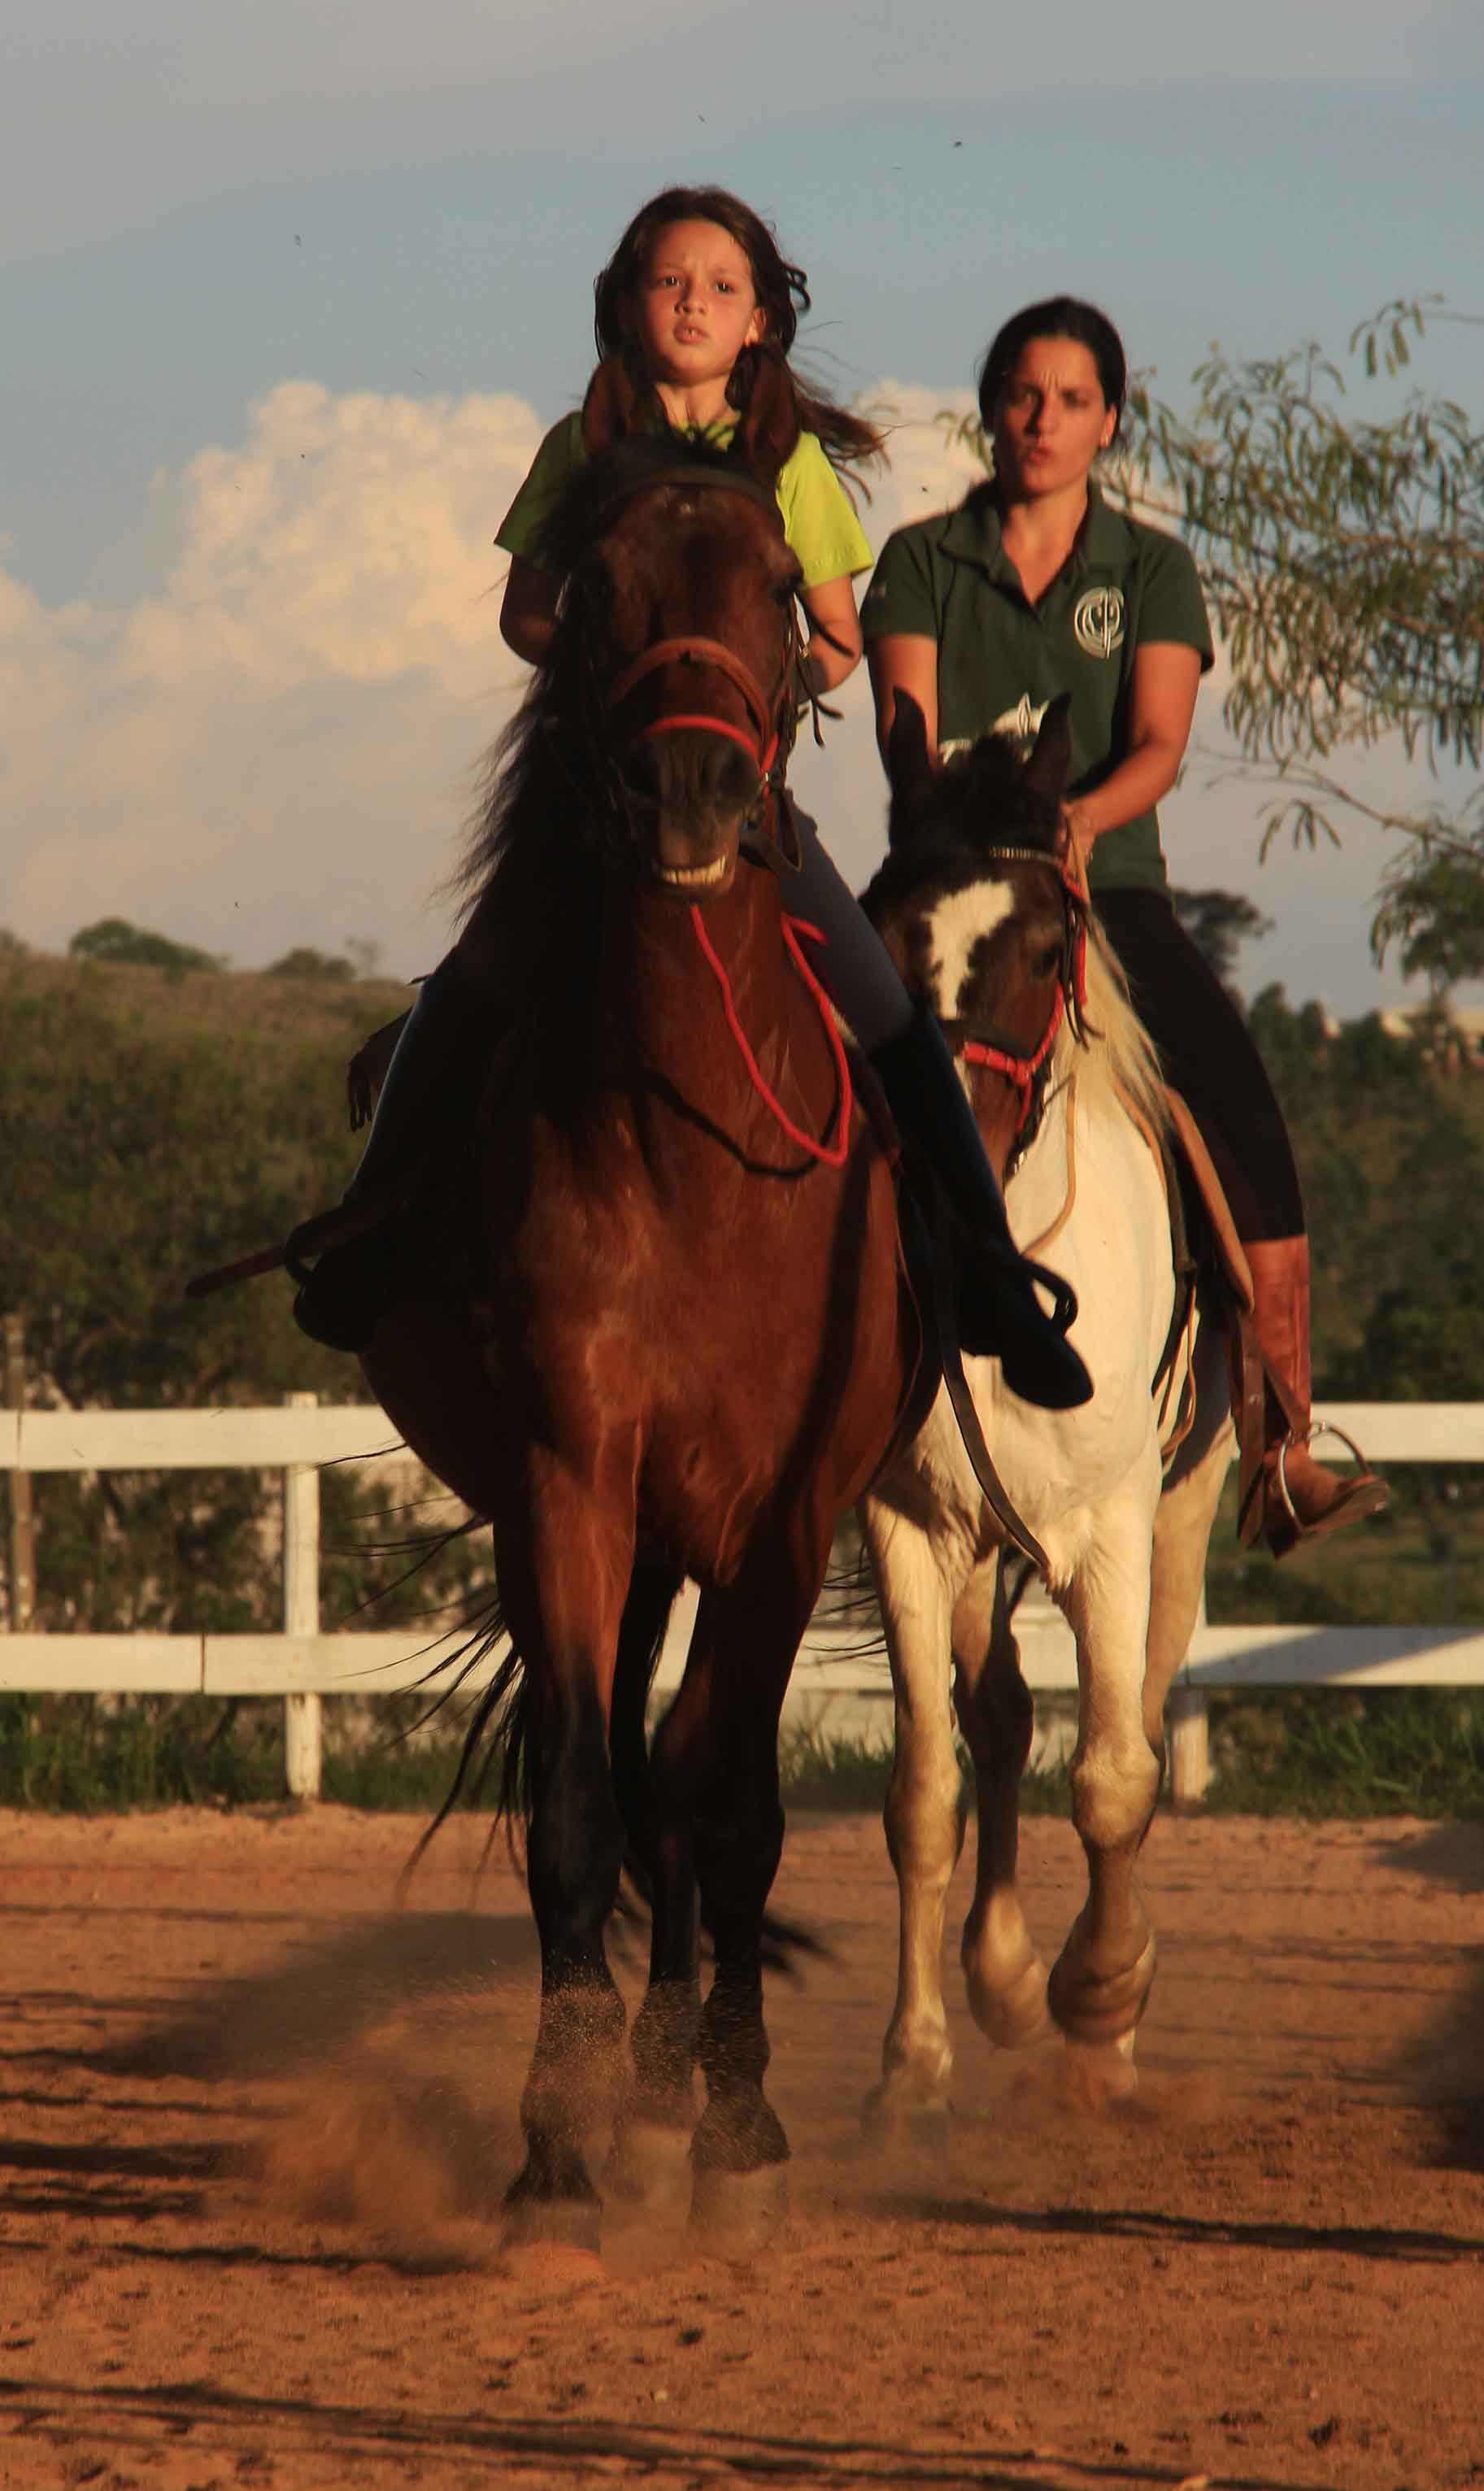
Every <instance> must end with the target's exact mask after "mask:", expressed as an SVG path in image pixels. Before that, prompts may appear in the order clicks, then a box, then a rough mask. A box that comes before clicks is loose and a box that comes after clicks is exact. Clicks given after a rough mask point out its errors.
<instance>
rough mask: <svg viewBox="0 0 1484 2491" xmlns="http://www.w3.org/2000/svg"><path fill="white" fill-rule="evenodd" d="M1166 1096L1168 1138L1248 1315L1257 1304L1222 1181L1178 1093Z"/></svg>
mask: <svg viewBox="0 0 1484 2491" xmlns="http://www.w3.org/2000/svg"><path fill="white" fill-rule="evenodd" d="M1165 1097H1166V1098H1167V1099H1169V1102H1170V1125H1171V1138H1172V1140H1173V1141H1174V1143H1175V1146H1176V1148H1177V1150H1178V1152H1179V1155H1180V1157H1181V1158H1182V1159H1183V1160H1184V1162H1185V1165H1186V1167H1187V1168H1188V1169H1189V1171H1190V1173H1191V1175H1192V1177H1193V1178H1194V1179H1195V1183H1196V1188H1197V1190H1198V1192H1199V1193H1200V1196H1201V1200H1202V1203H1203V1204H1204V1206H1205V1210H1206V1216H1207V1217H1208V1220H1209V1221H1210V1228H1211V1238H1212V1241H1213V1243H1214V1245H1215V1248H1216V1253H1217V1256H1218V1258H1219V1260H1220V1263H1221V1269H1222V1273H1223V1275H1224V1276H1225V1278H1226V1280H1227V1283H1228V1285H1229V1286H1230V1288H1231V1291H1232V1294H1233V1296H1234V1297H1235V1298H1236V1300H1237V1304H1238V1305H1239V1306H1240V1307H1241V1308H1242V1310H1243V1312H1244V1313H1245V1314H1249V1315H1250V1314H1251V1312H1252V1309H1253V1306H1254V1305H1255V1304H1256V1303H1257V1298H1256V1292H1255V1291H1254V1289H1253V1286H1252V1274H1251V1272H1250V1270H1249V1269H1248V1265H1247V1257H1246V1255H1245V1253H1244V1252H1243V1251H1242V1242H1241V1239H1240V1238H1239V1237H1238V1236H1237V1228H1236V1223H1235V1222H1234V1220H1233V1218H1232V1214H1231V1211H1230V1209H1229V1208H1228V1204H1227V1198H1226V1195H1225V1193H1224V1192H1223V1190H1222V1186H1221V1179H1220V1177H1219V1176H1218V1175H1217V1174H1216V1171H1215V1168H1214V1166H1213V1165H1212V1163H1211V1155H1210V1153H1209V1151H1208V1149H1207V1147H1206V1144H1205V1143H1204V1142H1203V1140H1202V1139H1201V1135H1200V1130H1199V1128H1198V1127H1197V1125H1196V1120H1195V1118H1194V1116H1193V1115H1192V1114H1191V1112H1190V1109H1189V1108H1188V1107H1187V1106H1186V1104H1185V1101H1184V1099H1182V1098H1181V1097H1180V1094H1179V1092H1178V1090H1172V1089H1170V1088H1169V1087H1168V1085H1167V1086H1166V1090H1165Z"/></svg>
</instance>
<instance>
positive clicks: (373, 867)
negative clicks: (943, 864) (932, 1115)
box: [0, 380, 1399, 1010]
mask: <svg viewBox="0 0 1484 2491" xmlns="http://www.w3.org/2000/svg"><path fill="white" fill-rule="evenodd" d="M866 395H867V396H868V397H869V399H870V401H871V402H872V403H873V404H874V405H876V406H877V407H878V408H883V409H886V408H889V409H890V410H891V419H890V420H891V424H892V434H891V453H892V463H891V466H890V469H889V471H888V472H887V475H886V476H885V477H883V478H881V479H880V480H879V481H878V483H877V484H876V486H875V489H874V498H873V501H872V503H871V505H870V506H869V508H868V509H867V510H866V512H865V513H864V515H865V519H866V524H867V530H868V533H869V535H870V536H871V538H872V540H873V541H874V542H876V543H877V544H878V545H879V544H880V543H881V542H883V541H884V539H885V538H886V536H887V534H889V532H890V530H891V529H892V528H894V527H897V526H900V525H902V524H903V523H904V522H906V521H908V520H911V519H916V518H918V517H921V516H923V515H924V514H926V513H928V512H930V511H932V510H935V509H942V508H945V507H946V506H948V505H949V504H951V503H952V502H953V501H955V500H956V499H957V498H958V497H959V495H960V494H961V493H962V492H963V491H964V490H965V488H966V486H967V485H968V484H970V483H972V482H973V481H974V479H975V476H976V475H977V474H978V472H979V471H978V469H977V467H976V465H975V461H974V459H973V457H972V454H970V453H969V452H967V451H966V450H965V449H964V447H963V445H962V444H961V443H955V442H954V441H953V439H952V438H951V434H950V430H949V428H947V427H946V426H945V425H942V424H941V423H939V422H938V421H937V418H938V416H939V414H940V411H941V409H940V400H939V396H938V394H937V393H934V392H932V391H928V390H924V389H921V388H919V387H917V386H916V385H914V384H910V383H904V382H897V381H891V380H887V381H883V382H882V383H880V384H879V385H878V386H876V387H875V388H874V389H872V390H871V391H870V392H868V393H867V394H866ZM971 403H972V401H971V400H970V397H969V396H968V393H967V392H964V393H960V394H958V396H956V397H950V398H949V399H948V400H947V401H946V404H947V406H948V409H949V412H950V413H952V414H957V415H962V414H964V413H966V412H968V410H969V408H970V405H971ZM537 440H538V423H537V419H536V416H535V414H534V413H533V411H532V409H531V408H530V407H529V406H528V405H527V404H526V403H525V402H524V401H523V400H521V399H520V398H518V397H514V396H509V395H493V396H469V397H465V398H461V399H430V400H424V401H422V402H414V401H412V400H409V399H405V398H400V397H394V396H371V395H369V394H357V395H351V396H339V397H337V396H333V395H332V394H331V393H330V392H328V391H327V390H325V389H323V388H321V387H319V386H318V385H316V384H313V383H310V382H302V381H299V382H287V383H284V384H283V385H282V386H281V387H279V388H277V389H276V390H274V391H273V392H272V394H271V395H270V396H268V397H266V398H265V399H264V400H263V401H262V402H261V404H260V405H258V406H256V407H255V408H253V409H252V410H251V411H250V412H249V415H248V418H247V424H246V427H245V432H244V437H243V439H242V440H241V441H240V442H239V443H237V444H235V445H226V446H222V445H217V446H213V447H210V448H207V449H204V450H202V451H201V452H200V453H199V454H197V455H196V456H195V457H194V458H192V459H191V460H190V461H189V463H188V465H187V466H186V467H185V468H184V469H183V470H182V471H180V472H179V473H178V474H174V475H165V476H163V477H161V478H160V479H159V480H158V481H157V484H156V487H155V499H156V512H155V516H156V519H157V520H158V521H159V522H160V526H159V527H158V528H157V529H156V530H155V531H154V532H153V538H154V541H155V542H163V543H164V544H165V545H166V547H167V551H166V553H165V555H164V557H163V559H162V561H161V565H160V577H159V578H158V580H157V581H156V582H155V583H153V584H152V585H151V587H150V589H149V592H148V593H147V594H146V595H145V596H143V597H142V598H140V599H139V600H138V601H136V602H135V603H134V604H132V605H131V606H128V607H124V608H121V609H120V610H117V611H106V610H103V609H102V608H101V607H99V606H95V605H86V604H80V603H74V604H71V605H67V606H60V607H51V608H49V607H47V606H45V605H44V603H43V602H42V601H40V600H39V599H38V598H37V597H36V596H35V595H33V594H32V592H31V591H30V590H29V589H28V588H27V587H26V586H25V585H24V584H23V583H22V582H20V581H19V580H17V579H15V578H14V577H9V576H7V575H6V574H5V573H4V571H0V710H3V711H4V714H5V715H6V717H7V718H10V719H14V720H16V721H19V731H18V732H16V731H15V730H13V731H12V732H11V733H10V735H9V737H8V738H7V740H6V741H5V743H4V745H3V746H0V806H3V808H4V818H5V821H6V825H7V835H6V839H5V842H4V849H3V854H0V925H7V924H8V925H9V926H11V927H12V928H13V929H14V931H15V932H16V933H17V934H19V935H21V936H22V937H23V938H24V939H25V940H27V941H29V942H31V943H34V944H38V945H43V946H46V947H50V948H53V949H58V950H60V949H63V948H65V946H66V944H67V942H68V940H69V939H70V937H71V936H72V935H73V933H75V932H76V930H77V928H78V927H79V926H81V925H83V924H86V923H90V922H92V921H93V920H95V919H97V918H99V917H102V916H114V915H117V916H122V917H127V918H130V919H131V920H133V921H134V922H135V923H142V924H147V925H153V926H158V927H160V929H161V930H162V931H164V932H166V933H168V934H171V935H173V936H175V937H176V938H177V939H180V940H184V941H189V942H192V943H198V944H202V945H204V946H205V948H207V949H208V950H211V951H216V952H225V953H227V954H229V955H230V956H231V957H232V958H233V959H234V960H236V961H237V962H238V963H239V964H240V965H244V966H247V965H252V964H254V963H261V962H264V961H267V960H269V959H272V958H274V957H275V956H276V955H277V954H278V953H280V952H283V951H286V950H287V949H288V948H289V947H290V946H291V945H292V944H294V943H311V944H315V945H317V946H320V947H321V948H324V949H335V948H338V947H339V946H340V945H342V944H343V943H344V942H345V940H346V939H347V937H350V936H356V937H364V938H369V939H371V940H373V941H376V942H378V943H379V944H380V945H381V946H382V947H383V952H384V956H385V961H386V965H387V967H388V969H389V970H390V971H393V972H394V973H397V974H404V975H412V974H416V973H417V972H418V971H420V970H422V969H425V968H427V967H429V966H430V965H431V964H432V962H433V961H434V960H435V959H436V958H437V957H438V956H439V952H441V950H442V948H443V944H444V940H445V935H446V932H447V920H448V913H449V912H448V906H447V902H446V900H445V899H444V898H443V897H442V896H441V895H440V891H441V885H442V883H443V881H444V878H445V877H446V875H447V873H448V870H449V867H450V865H451V862H452V859H453V855H454V852H455V843H456V835H457V833H458V830H459V827H460V824H461V821H462V818H463V815H464V813H465V811H466V809H467V806H468V800H469V792H470V784H471V780H470V772H471V767H472V765H473V764H474V763H476V762H477V761H478V759H479V757H480V753H481V752H482V751H483V749H484V748H485V747H487V746H488V744H489V743H490V741H491V740H492V738H493V736H494V735H495V733H496V732H497V731H498V729H499V727H500V726H501V725H502V724H503V723H504V721H505V719H506V718H508V716H509V712H510V709H511V707H512V705H513V703H514V701H515V699H516V698H517V697H518V694H519V691H520V689H521V687H522V685H523V683H524V681H525V673H524V669H523V668H522V667H520V666H519V665H518V664H517V662H516V661H515V660H514V659H512V658H511V657H510V656H509V653H508V652H507V651H506V650H505V648H504V645H503V643H502V642H501V639H500V636H499V629H498V602H499V599H498V588H499V583H500V580H501V578H502V576H503V573H504V569H505V564H504V558H503V557H502V556H500V555H499V554H498V553H497V552H496V551H495V549H494V547H493V545H492V543H491V542H490V540H491V538H492V536H493V533H494V529H495V527H496V526H497V525H498V523H499V520H500V518H501V516H502V515H503V513H504V511H505V509H506V508H507V506H508V504H509V500H510V498H511V495H512V494H513V492H514V490H515V487H516V485H517V484H518V483H519V481H520V478H521V477H522V476H523V474H524V473H525V470H526V468H527V466H528V465H529V462H530V459H531V456H532V454H533V453H534V450H535V448H536V444H537ZM838 697H839V706H840V708H841V710H842V712H843V716H842V718H841V720H840V722H839V723H838V724H837V725H835V726H833V727H832V728H830V730H829V743H828V747H827V749H826V750H825V751H824V752H822V753H821V752H817V751H815V750H814V748H813V747H812V744H811V742H810V739H809V737H808V734H807V731H805V734H804V736H803V737H802V739H801V741H800V747H799V754H798V759H797V761H796V765H795V782H796V785H797V786H798V789H799V793H800V799H801V800H802V802H804V803H805V804H806V805H808V806H810V808H811V810H813V811H815V812H817V813H818V815H819V817H820V820H821V824H822V826H823V829H824V831H825V835H826V837H827V840H828V842H829V846H830V848H831V850H832V852H833V853H834V854H835V856H836V858H837V860H838V862H839V864H840V865H841V867H842V870H844V871H845V872H846V873H847V874H848V875H850V876H851V877H852V879H854V880H856V881H857V882H859V881H863V880H864V879H865V877H866V875H867V874H868V873H869V872H870V871H871V870H872V868H873V866H874V865H875V864H876V862H877V860H878V858H879V856H880V854H881V848H882V842H883V835H884V821H885V793H884V788H883V782H882V778H881V773H880V770H879V767H878V764H877V760H876V754H875V747H874V739H873V734H872V723H871V713H870V699H869V689H868V686H867V682H866V678H865V673H864V670H863V669H862V670H861V671H860V672H859V674H858V675H857V676H856V677H855V678H854V679H853V680H852V682H851V683H850V684H848V685H847V686H846V687H845V689H844V690H843V692H842V693H841V694H840V695H839V696H838ZM1218 709H1219V696H1218V693H1217V692H1216V690H1215V689H1213V688H1212V687H1210V686H1209V685H1208V688H1207V689H1206V691H1205V692H1204V693H1203V706H1202V709H1201V711H1200V712H1199V713H1198V721H1197V732H1198V735H1202V736H1204V737H1205V738H1206V739H1207V740H1208V741H1217V740H1219V724H1218V717H1217V713H1218ZM1259 804H1260V798H1259V797H1258V795H1257V794H1256V793H1255V792H1254V791H1253V790H1252V789H1251V788H1250V787H1249V786H1244V785H1241V784H1237V783H1228V784H1226V785H1223V786H1220V787H1217V788H1215V789H1212V788H1211V787H1210V786H1209V784H1208V777H1207V774H1206V773H1205V772H1204V771H1203V770H1202V768H1201V766H1200V765H1199V764H1196V765H1194V766H1193V767H1192V769H1191V771H1190V772H1189V773H1188V774H1187V778H1186V781H1185V784H1184V785H1183V786H1182V788H1181V789H1180V790H1179V791H1178V794H1177V795H1176V796H1175V797H1173V798H1172V799H1170V800H1169V802H1168V803H1167V805H1166V806H1165V807H1164V808H1163V812H1164V819H1165V830H1166V842H1167V846H1168V848H1169V852H1170V855H1171V858H1172V868H1173V870H1174V872H1175V875H1176V878H1177V879H1178V880H1179V881H1181V882H1185V883H1190V884H1195V885H1201V884H1221V885H1223V886H1225V887H1227V888H1233V889H1240V890H1247V891H1250V892H1251V893H1252V894H1253V895H1254V896H1255V897H1256V898H1257V899H1258V901H1259V903H1260V905H1263V906H1265V907H1266V908H1267V909H1268V910H1269V911H1270V913H1272V914H1274V915H1280V916H1281V917H1282V919H1283V931H1282V933H1281V934H1280V935H1278V936H1275V937H1273V938H1272V939H1271V941H1270V942H1269V943H1268V944H1266V945H1265V946H1263V947H1262V949H1261V951H1260V952H1254V953H1253V954H1252V957H1251V960H1250V962H1249V969H1250V972H1251V974H1252V976H1253V977H1254V978H1255V979H1256V980H1257V981H1258V982H1263V981H1266V979H1267V978H1269V977H1283V978H1286V979H1287V980H1288V982H1289V983H1290V985H1291V986H1292V987H1293V988H1294V990H1295V992H1298V993H1300V994H1307V993H1309V992H1311V991H1314V990H1315V989H1316V988H1318V990H1319V991H1322V992H1323V991H1325V990H1327V992H1328V994H1329V998H1330V1000H1331V1001H1332V1002H1335V1003H1337V1004H1338V1005H1340V1006H1341V1008H1343V1009H1346V1010H1356V1009H1361V1008H1363V1006H1364V1004H1365V1003H1366V1002H1368V1001H1370V1000H1372V999H1373V997H1374V995H1375V993H1376V992H1377V991H1379V989H1377V988H1376V987H1375V986H1374V985H1373V983H1372V982H1371V980H1370V978H1369V975H1368V973H1367V972H1366V970H1365V968H1364V965H1363V963H1364V935H1365V927H1366V923H1367V921H1368V915H1369V910H1368V905H1367V903H1368V899H1369V894H1370V893H1371V892H1372V890H1373V889H1374V886H1375V883H1376V880H1377V878H1378V873H1379V869H1380V863H1381V852H1380V847H1379V843H1378V842H1375V841H1372V840H1367V839H1365V838H1364V837H1363V836H1362V837H1357V839H1356V841H1355V842H1354V843H1353V845H1352V846H1351V847H1350V848H1348V849H1347V851H1346V853H1345V855H1344V856H1343V857H1342V858H1340V859H1339V860H1335V859H1332V858H1327V857H1321V858H1319V859H1314V860H1310V859H1307V858H1305V859H1301V860H1293V859H1287V860H1283V859H1280V860H1277V861H1275V864H1274V865H1272V866H1270V867H1269V868H1267V869H1266V871H1264V870H1263V869H1261V868H1260V867H1259V865H1258V861H1257V849H1258V839H1257V815H1258V811H1259ZM1388 988H1389V991H1391V992H1393V993H1394V992H1396V991H1398V990H1399V988H1398V982H1397V981H1396V980H1395V979H1394V978H1392V979H1390V980H1389V981H1388Z"/></svg>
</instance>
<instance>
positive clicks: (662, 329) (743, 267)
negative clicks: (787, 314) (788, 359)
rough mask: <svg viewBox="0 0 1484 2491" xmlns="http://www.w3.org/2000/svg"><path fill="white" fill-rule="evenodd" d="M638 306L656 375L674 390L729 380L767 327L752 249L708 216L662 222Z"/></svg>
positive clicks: (644, 345) (641, 337) (642, 343)
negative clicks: (749, 252) (754, 278)
mask: <svg viewBox="0 0 1484 2491" xmlns="http://www.w3.org/2000/svg"><path fill="white" fill-rule="evenodd" d="M634 309H635V314H636V319H635V326H636V330H637V333H638V341H639V349H640V352H641V353H642V355H643V357H644V361H645V364H646V366H647V367H648V370H649V374H650V377H651V379H652V380H655V381H660V382H664V383H667V384H668V385H669V386H670V387H671V388H672V389H690V390H693V389H698V388H704V387H705V386H706V385H707V384H708V383H714V382H718V381H720V382H724V381H725V380H726V379H727V377H728V376H729V374H730V372H731V369H732V366H733V365H734V364H735V363H736V361H737V358H738V356H739V355H740V354H741V353H742V348H743V347H744V346H755V345H756V344H757V342H758V339H759V338H760V337H762V334H763V329H764V326H765V322H764V315H763V311H762V308H761V306H760V305H759V302H758V299H757V292H756V289H755V287H754V285H753V282H752V270H751V268H750V266H749V265H748V261H747V254H746V252H745V251H744V250H743V249H742V245H741V243H740V242H737V241H735V240H734V239H733V237H732V235H731V234H729V233H728V231H727V229H726V227H725V225H713V224H711V223H709V222H708V221H707V220H706V219H705V218H702V217H696V218H686V219H684V220H683V221H682V222H681V223H679V224H673V225H661V227H660V229H659V231H658V233H657V234H656V235H655V243H654V248H653V249H652V250H651V252H650V258H649V265H648V267H647V268H646V269H645V271H644V274H643V276H642V277H641V278H640V279H639V288H638V298H637V301H636V303H635V306H634Z"/></svg>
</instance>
